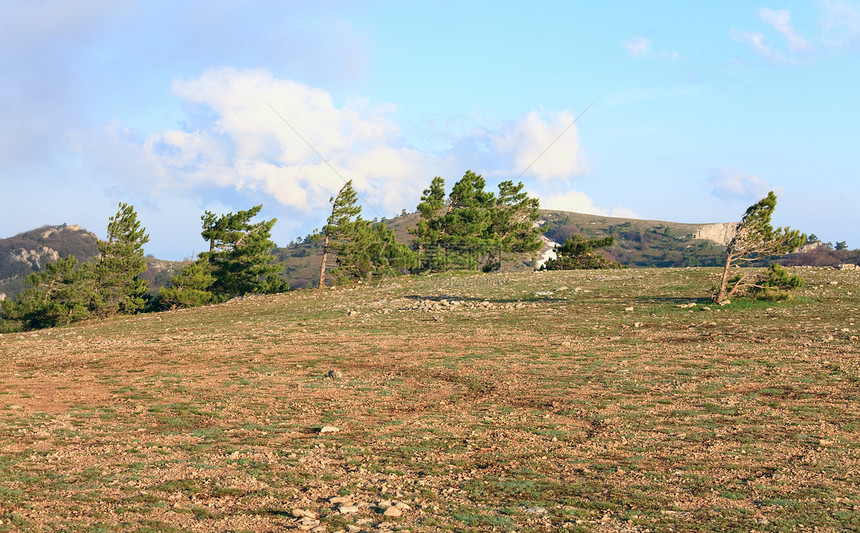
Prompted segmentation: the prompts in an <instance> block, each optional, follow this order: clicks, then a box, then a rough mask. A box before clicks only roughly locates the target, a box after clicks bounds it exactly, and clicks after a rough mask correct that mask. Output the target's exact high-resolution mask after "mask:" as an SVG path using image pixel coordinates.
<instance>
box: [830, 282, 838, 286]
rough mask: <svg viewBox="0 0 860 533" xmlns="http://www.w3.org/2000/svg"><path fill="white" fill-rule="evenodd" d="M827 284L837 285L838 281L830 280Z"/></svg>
mask: <svg viewBox="0 0 860 533" xmlns="http://www.w3.org/2000/svg"><path fill="white" fill-rule="evenodd" d="M829 284H830V285H839V282H838V281H831V282H830V283H829Z"/></svg>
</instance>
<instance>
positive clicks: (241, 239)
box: [200, 205, 289, 300]
mask: <svg viewBox="0 0 860 533" xmlns="http://www.w3.org/2000/svg"><path fill="white" fill-rule="evenodd" d="M262 208H263V206H262V205H258V206H255V207H252V208H251V209H249V210H247V211H239V212H238V213H235V214H234V213H228V214H226V215H222V216H220V217H218V216H216V215H215V214H214V213H211V212H209V211H206V212H205V213H204V214H203V216H202V217H201V220H202V222H203V231H202V232H201V235H202V236H203V238H204V239H206V240H208V241H209V251H208V252H203V253H201V254H200V258H201V259H202V260H204V261H206V262H208V263H209V265H210V266H211V268H212V271H211V274H212V276H214V278H215V281H214V282H213V283H212V285H211V288H210V289H209V290H210V291H211V292H212V293H213V295H214V297H215V298H216V299H218V300H226V299H229V298H232V297H235V296H241V295H245V294H252V293H256V294H271V293H277V292H283V291H285V290H288V289H289V285H287V282H286V281H285V280H284V279H283V278H281V277H280V276H279V273H280V272H281V270H283V266H282V265H281V264H280V263H277V262H275V261H274V255H273V254H272V250H273V249H274V248H275V243H274V242H272V240H271V231H272V227H273V226H274V225H275V222H276V221H277V219H275V218H273V219H271V220H264V221H262V222H258V223H252V222H251V219H252V218H254V217H255V216H256V215H257V214H258V213H259V212H260V210H261V209H262Z"/></svg>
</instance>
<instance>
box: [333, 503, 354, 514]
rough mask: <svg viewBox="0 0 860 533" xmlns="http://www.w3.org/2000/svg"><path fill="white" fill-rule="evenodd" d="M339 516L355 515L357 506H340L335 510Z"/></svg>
mask: <svg viewBox="0 0 860 533" xmlns="http://www.w3.org/2000/svg"><path fill="white" fill-rule="evenodd" d="M337 510H338V512H339V513H340V514H355V513H357V512H358V506H357V505H341V506H340V507H338V508H337Z"/></svg>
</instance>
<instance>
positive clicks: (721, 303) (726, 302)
mask: <svg viewBox="0 0 860 533" xmlns="http://www.w3.org/2000/svg"><path fill="white" fill-rule="evenodd" d="M731 303H732V302H730V301H729V300H723V301H722V302H720V303H719V304H718V305H729V304H731Z"/></svg>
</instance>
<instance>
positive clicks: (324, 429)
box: [320, 426, 340, 433]
mask: <svg viewBox="0 0 860 533" xmlns="http://www.w3.org/2000/svg"><path fill="white" fill-rule="evenodd" d="M339 431H340V428H339V427H336V426H323V427H322V428H320V433H338V432H339Z"/></svg>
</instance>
